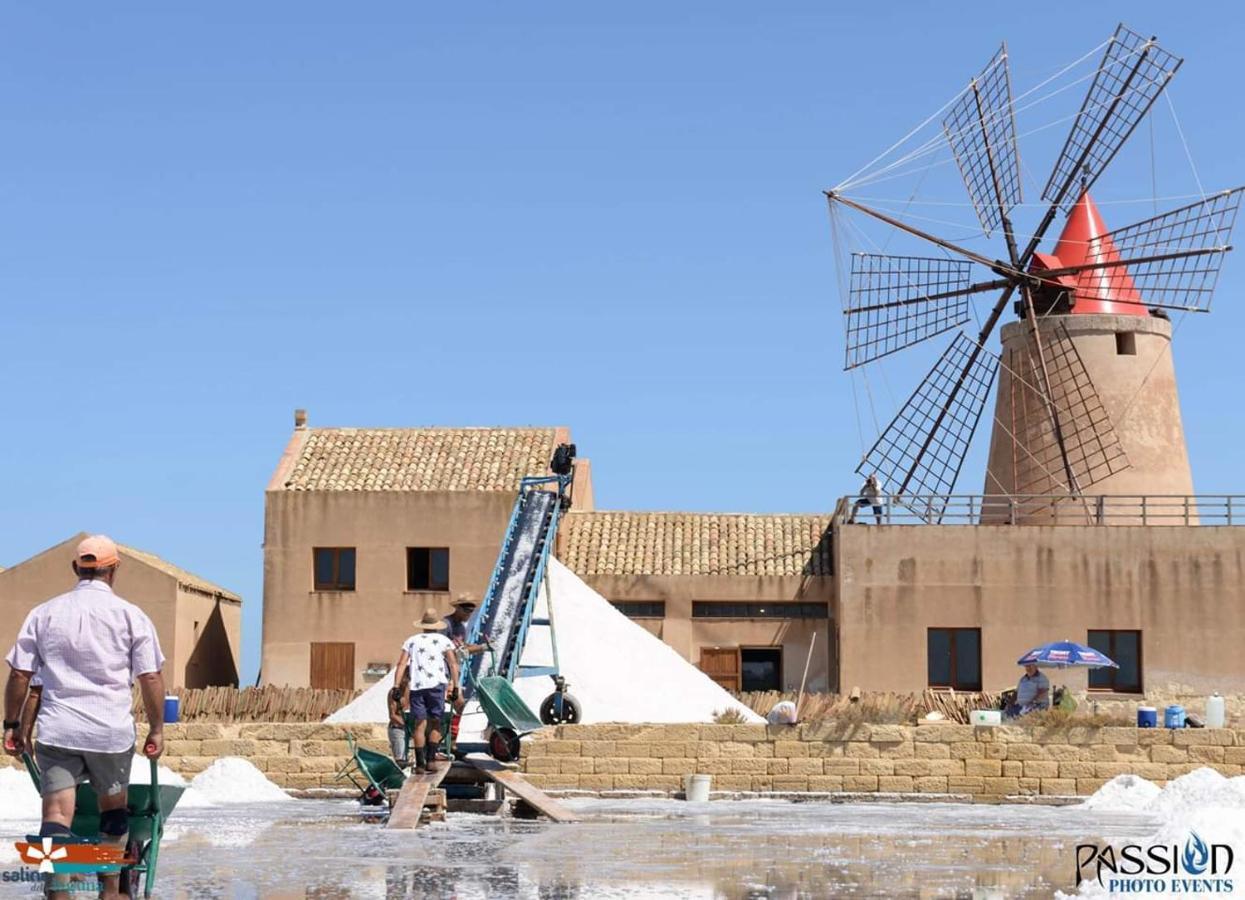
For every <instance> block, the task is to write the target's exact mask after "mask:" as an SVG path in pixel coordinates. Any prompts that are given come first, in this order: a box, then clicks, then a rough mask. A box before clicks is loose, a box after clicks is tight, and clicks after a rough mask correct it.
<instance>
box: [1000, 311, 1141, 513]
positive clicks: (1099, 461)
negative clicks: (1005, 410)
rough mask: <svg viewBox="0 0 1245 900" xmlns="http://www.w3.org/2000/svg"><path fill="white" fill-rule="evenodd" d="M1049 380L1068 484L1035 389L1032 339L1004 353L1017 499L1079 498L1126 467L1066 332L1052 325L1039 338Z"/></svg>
mask: <svg viewBox="0 0 1245 900" xmlns="http://www.w3.org/2000/svg"><path fill="white" fill-rule="evenodd" d="M1042 343H1043V349H1044V351H1045V353H1046V361H1047V366H1048V371H1049V372H1050V380H1049V390H1050V395H1049V401H1050V402H1051V403H1053V404H1054V405H1055V409H1056V412H1057V414H1058V417H1059V423H1060V428H1061V435H1062V438H1063V445H1064V446H1063V453H1066V454H1067V461H1068V467H1069V468H1071V470H1072V475H1073V477H1074V478H1075V480H1076V485H1075V488H1074V487H1073V486H1072V485H1069V484H1068V483H1067V477H1066V475H1065V471H1066V470H1065V468H1064V461H1063V453H1061V451H1060V447H1059V443H1058V441H1057V440H1056V437H1055V434H1054V429H1053V427H1052V420H1051V411H1050V409H1049V408H1048V407H1047V405H1046V404H1047V399H1048V398H1047V397H1046V396H1044V395H1043V393H1042V391H1041V390H1040V389H1039V388H1038V385H1040V384H1041V383H1042V382H1041V373H1040V372H1039V370H1038V360H1037V354H1036V348H1035V346H1034V343H1033V335H1032V334H1030V335H1029V338H1028V340H1027V341H1026V344H1027V346H1026V347H1025V348H1013V349H1010V350H1009V351H1008V352H1007V357H1006V362H1007V366H1008V369H1009V371H1010V374H1011V414H1012V421H1011V422H1010V423H1007V424H1008V425H1009V428H1010V430H1011V432H1012V472H1013V484H1014V490H1015V492H1016V493H1017V494H1065V493H1073V492H1083V491H1085V490H1086V489H1087V488H1089V487H1091V486H1092V485H1094V484H1097V483H1099V482H1101V481H1103V480H1104V479H1106V478H1108V477H1109V476H1111V475H1114V474H1116V473H1117V472H1122V471H1124V470H1125V469H1127V468H1128V467H1129V461H1128V457H1127V455H1126V454H1125V452H1124V447H1123V445H1121V443H1120V439H1119V436H1118V435H1117V433H1116V431H1115V426H1114V425H1112V423H1111V417H1110V416H1109V415H1108V414H1107V410H1106V407H1104V406H1103V403H1102V398H1101V397H1099V396H1098V391H1097V389H1096V388H1095V387H1094V384H1093V382H1092V381H1091V380H1090V377H1089V373H1088V372H1087V371H1086V369H1085V363H1084V361H1083V360H1082V359H1081V355H1080V353H1079V352H1078V351H1077V349H1076V345H1075V344H1074V343H1073V342H1072V338H1071V337H1070V336H1069V335H1068V330H1067V327H1066V326H1065V325H1064V324H1063V323H1062V322H1059V323H1056V325H1055V327H1054V328H1049V327H1047V328H1045V329H1044V330H1043V333H1042Z"/></svg>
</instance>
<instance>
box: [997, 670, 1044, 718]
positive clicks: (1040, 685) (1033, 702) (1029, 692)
mask: <svg viewBox="0 0 1245 900" xmlns="http://www.w3.org/2000/svg"><path fill="white" fill-rule="evenodd" d="M1039 709H1050V679H1049V678H1047V677H1046V676H1045V675H1043V674H1042V672H1041V670H1040V669H1038V667H1037V664H1036V663H1026V664H1025V673H1024V674H1023V675H1021V676H1020V681H1018V682H1016V702H1015V703H1013V704H1012V705H1011V706H1009V707H1008V708H1007V715H1008V717H1009V718H1015V717H1016V716H1023V715H1025V714H1026V713H1031V712H1033V711H1035V710H1039Z"/></svg>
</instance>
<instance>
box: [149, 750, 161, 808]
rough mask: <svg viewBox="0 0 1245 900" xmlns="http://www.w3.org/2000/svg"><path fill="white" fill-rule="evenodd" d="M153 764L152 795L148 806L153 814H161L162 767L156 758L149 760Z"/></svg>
mask: <svg viewBox="0 0 1245 900" xmlns="http://www.w3.org/2000/svg"><path fill="white" fill-rule="evenodd" d="M147 761H148V762H149V763H151V795H150V797H149V799H148V801H147V805H148V806H149V807H150V808H151V811H152V812H153V813H157V814H159V812H160V766H159V764H157V763H156V760H155V758H154V757H149V758H148V760H147Z"/></svg>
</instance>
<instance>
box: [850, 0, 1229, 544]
mask: <svg viewBox="0 0 1245 900" xmlns="http://www.w3.org/2000/svg"><path fill="white" fill-rule="evenodd" d="M1181 62H1182V60H1181V59H1179V58H1178V57H1176V56H1174V55H1173V54H1171V53H1169V52H1168V51H1167V50H1165V49H1164V48H1162V47H1160V46H1159V44H1158V41H1157V39H1156V38H1153V37H1151V38H1149V39H1146V38H1144V37H1142V36H1141V35H1139V34H1137V33H1136V32H1133V31H1131V30H1129V29H1128V28H1126V27H1125V26H1124V25H1120V26H1119V27H1118V28H1117V29H1116V31H1115V33H1114V34H1113V35H1112V37H1111V38H1110V40H1108V41H1107V42H1106V49H1105V52H1104V53H1103V56H1102V58H1101V62H1100V63H1099V66H1098V68H1097V71H1096V72H1095V73H1094V75H1093V78H1092V81H1091V83H1090V87H1089V91H1088V93H1087V95H1086V97H1085V100H1084V102H1083V103H1082V105H1081V107H1080V110H1079V112H1078V113H1077V114H1076V117H1075V120H1074V121H1073V124H1072V128H1071V131H1070V133H1069V134H1068V137H1067V139H1066V140H1065V142H1064V144H1063V147H1062V150H1061V151H1060V153H1059V156H1058V158H1057V160H1056V162H1055V165H1054V168H1053V170H1052V172H1051V174H1050V177H1049V178H1048V179H1047V182H1046V185H1045V188H1044V189H1043V191H1042V195H1041V196H1042V201H1043V202H1044V204H1048V206H1046V211H1045V214H1044V215H1043V217H1042V218H1041V220H1040V221H1039V223H1038V225H1037V226H1036V228H1035V229H1034V231H1033V233H1032V234H1031V235H1029V236H1028V241H1027V243H1025V244H1024V246H1023V247H1022V246H1021V245H1020V243H1018V233H1017V231H1016V229H1015V228H1014V226H1013V223H1012V212H1013V210H1014V209H1015V207H1016V206H1017V205H1018V204H1019V203H1020V202H1021V177H1020V156H1019V151H1018V147H1017V131H1016V124H1015V107H1014V102H1013V97H1012V87H1011V76H1010V72H1009V68H1008V55H1007V47H1006V44H1004V45H1003V46H1002V47H1001V49H1000V50H999V51H998V53H996V54H995V55H994V56H993V57H992V58H991V60H990V61H989V63H988V64H987V65H986V67H985V68H984V69H983V70H982V72H981V74H980V75H978V76H977V77H976V78H974V79H972V80H971V81H970V83H969V85H968V87H967V88H966V89H965V90H963V91H962V92H961V93H960V94H959V95H958V96H957V97H956V98H955V99H954V100H953V101H952V102H951V103H950V104H949V105H948V106H947V107H944V110H945V116H944V117H943V118H942V120H941V125H942V132H943V137H944V138H945V141H946V143H947V144H948V145H949V146H950V149H951V151H952V154H953V156H954V159H955V162H956V165H957V167H958V169H959V172H960V175H961V176H962V178H963V181H964V184H965V186H966V187H967V190H968V196H969V200H970V201H971V205H972V207H973V208H974V210H975V212H976V216H977V218H978V220H979V221H980V225H981V229H982V231H983V232H984V234H985V236H986V237H991V236H992V235H994V234H996V233H997V234H1001V236H1002V239H1003V244H1004V246H1005V251H1004V252H1005V255H1003V256H1001V257H1000V258H990V257H989V256H986V255H984V254H982V253H979V252H976V251H974V250H972V249H969V248H966V247H963V246H960V245H959V244H957V243H954V242H952V241H950V240H947V239H945V238H943V237H939V236H937V235H935V234H932V233H929V232H928V231H925V230H922V229H920V228H917V227H914V226H913V225H911V224H908V223H907V222H904V221H902V220H901V219H900V218H898V217H897V216H896V215H892V214H891V213H889V212H886V211H882V210H879V209H876V208H873V207H871V206H869V205H866V204H865V203H863V202H860V201H858V200H856V199H853V198H852V197H849V196H847V195H846V194H845V193H844V188H842V187H840V188H837V189H835V190H831V191H827V192H826V196H827V198H828V200H829V203H830V208H831V214H832V218H833V217H834V215H835V213H836V212H837V211H838V209H841V208H847V209H851V210H854V211H856V212H857V213H863V214H865V215H867V216H870V217H872V218H873V219H876V220H879V221H881V222H883V223H886V224H887V225H889V226H891V227H893V228H895V229H899V230H900V231H902V232H906V233H907V234H909V235H913V236H915V237H917V238H920V239H922V240H924V241H926V242H928V243H930V244H932V245H934V246H935V247H937V248H939V249H940V251H941V252H942V253H943V255H942V256H892V255H886V254H885V253H853V255H852V262H851V271H850V281H849V290H848V292H847V296H846V298H845V303H844V316H845V321H846V333H847V348H846V361H845V369H853V368H856V367H858V366H863V365H865V364H868V363H871V362H874V361H876V360H878V359H881V358H882V357H885V356H889V355H890V354H893V353H898V352H900V351H903V350H906V349H907V348H909V347H912V346H913V345H915V344H917V343H920V342H922V341H926V340H928V339H930V338H933V337H935V336H937V335H940V334H944V333H946V332H949V331H954V332H955V335H954V336H953V337H952V339H951V342H950V344H949V345H948V346H947V347H946V349H945V350H944V351H943V353H942V355H941V356H940V357H939V359H938V360H937V362H935V364H934V366H933V368H932V369H931V370H930V371H929V373H928V374H927V375H926V376H925V378H924V379H923V380H922V381H921V382H920V384H919V385H918V386H917V387H916V389H915V390H914V391H913V392H912V394H911V396H910V397H909V398H908V400H907V401H906V402H905V403H904V405H903V406H902V407H901V408H900V410H899V412H898V413H897V414H896V415H895V417H894V419H893V420H892V421H891V422H890V424H889V425H888V426H887V427H886V428H885V429H883V430H882V433H881V434H880V436H879V437H878V438H877V440H876V442H875V443H874V444H873V446H872V448H871V449H870V450H869V451H868V452H867V453H865V454H864V456H863V459H862V460H861V463H860V465H859V466H858V467H857V472H859V473H861V474H868V473H877V474H878V475H879V476H880V477H881V478H882V479H883V482H884V484H885V485H886V486H887V488H888V490H889V492H890V494H891V495H892V496H894V497H895V498H896V501H897V502H901V503H905V504H907V505H908V506H909V507H910V508H913V509H915V510H916V511H918V513H919V514H920V515H921V516H922V518H924V519H926V520H927V521H939V520H941V518H942V516H943V514H944V512H945V510H946V504H947V496H948V495H950V494H951V493H952V491H953V490H954V487H955V484H956V481H957V480H958V477H959V475H960V470H961V468H962V466H963V463H964V458H965V456H966V454H967V452H968V449H969V445H970V443H971V441H972V439H973V436H974V433H975V432H976V430H977V427H978V424H979V421H980V418H981V414H982V411H983V410H984V408H985V405H986V402H987V399H988V396H989V394H990V392H991V390H992V388H993V386H994V383H995V380H996V377H997V376H998V372H999V370H1000V367H1001V368H1002V370H1003V373H1004V374H1003V378H1002V379H1001V380H1000V383H999V390H998V392H997V396H996V414H995V419H994V427H993V439H992V446H991V451H990V462H989V469H988V473H987V484H986V491H985V493H986V494H987V495H1005V496H1007V497H1008V498H1012V499H1011V500H1009V505H1010V507H1011V508H1012V509H1013V510H1014V508H1015V504H1014V498H1016V497H1025V496H1033V495H1062V496H1064V497H1067V498H1070V499H1071V500H1072V501H1073V502H1072V503H1071V505H1072V506H1074V507H1075V506H1077V505H1080V506H1084V505H1085V504H1084V503H1083V501H1082V502H1080V503H1079V504H1078V503H1077V501H1076V499H1075V498H1077V497H1080V496H1082V495H1084V494H1085V492H1086V491H1087V490H1089V489H1090V488H1095V489H1096V490H1097V491H1098V492H1100V493H1147V492H1148V493H1183V494H1190V493H1192V480H1191V475H1189V474H1188V457H1187V451H1186V450H1185V447H1184V438H1183V431H1182V429H1181V425H1180V419H1179V404H1178V401H1177V400H1176V394H1175V379H1174V370H1172V368H1171V354H1170V338H1171V326H1170V320H1169V319H1168V318H1167V315H1166V313H1165V312H1164V311H1165V310H1168V309H1172V310H1188V311H1197V312H1207V311H1209V308H1210V298H1211V294H1212V293H1213V290H1214V287H1215V282H1216V281H1217V278H1218V274H1219V270H1220V267H1221V266H1222V263H1223V259H1224V255H1225V254H1226V253H1227V252H1228V251H1229V250H1231V246H1230V245H1229V244H1228V239H1229V236H1230V233H1231V229H1232V226H1233V223H1234V220H1235V217H1236V210H1237V206H1238V204H1239V201H1240V192H1241V188H1236V189H1233V190H1228V191H1223V192H1221V193H1217V194H1213V195H1208V196H1203V198H1202V199H1200V200H1198V201H1197V202H1194V203H1190V204H1187V205H1185V206H1182V207H1180V208H1178V209H1173V210H1171V211H1169V212H1166V213H1163V214H1161V215H1156V216H1153V217H1151V218H1148V219H1145V220H1144V221H1140V222H1136V223H1134V224H1132V225H1128V226H1126V227H1123V228H1119V229H1116V230H1114V231H1108V230H1107V229H1106V227H1105V225H1104V224H1103V222H1102V218H1101V215H1100V214H1099V212H1098V210H1097V208H1096V207H1095V205H1094V203H1093V200H1092V199H1091V197H1090V194H1089V191H1090V188H1091V187H1093V185H1094V183H1095V182H1096V181H1097V179H1098V178H1099V176H1100V175H1101V174H1102V173H1103V171H1104V170H1105V169H1106V168H1107V167H1108V165H1109V164H1110V163H1111V161H1112V160H1113V159H1114V158H1115V156H1116V154H1117V153H1118V152H1119V150H1120V148H1121V146H1123V144H1124V143H1125V141H1127V140H1128V138H1129V136H1130V135H1131V134H1132V133H1133V131H1134V130H1135V129H1136V127H1137V125H1138V123H1139V122H1140V121H1141V120H1142V119H1143V118H1144V117H1145V115H1146V114H1147V112H1149V110H1150V108H1151V106H1152V105H1153V104H1154V102H1155V100H1156V99H1157V98H1158V97H1159V95H1160V94H1161V93H1162V91H1163V89H1164V88H1165V87H1166V86H1167V83H1168V82H1169V81H1170V80H1171V78H1172V77H1173V76H1174V75H1175V73H1176V70H1177V69H1178V68H1179V67H1180V64H1181ZM1061 213H1063V214H1065V215H1066V222H1065V224H1064V228H1063V232H1062V235H1061V236H1060V239H1059V241H1058V242H1057V245H1056V246H1055V247H1054V248H1053V249H1052V251H1051V252H1049V253H1043V252H1039V248H1040V247H1041V246H1042V242H1043V240H1044V239H1045V237H1046V234H1047V232H1048V231H1049V230H1050V228H1051V226H1052V225H1053V224H1054V223H1055V221H1056V219H1057V217H1058V216H1059V215H1060V214H1061ZM974 269H978V271H980V269H985V270H988V271H989V273H990V274H991V275H993V276H994V277H990V278H984V279H978V280H974ZM989 293H997V298H996V299H995V302H994V304H993V306H992V307H991V308H990V311H989V314H988V315H987V316H986V317H985V320H984V322H982V324H981V326H980V330H979V331H978V332H977V334H976V336H975V337H974V336H971V335H970V334H969V333H968V332H966V331H964V330H963V329H962V326H964V325H966V324H967V323H968V322H969V319H970V306H969V301H970V298H972V297H973V296H974V295H977V294H989ZM1013 299H1014V309H1015V312H1016V313H1017V315H1018V317H1019V318H1018V321H1016V322H1012V323H1009V324H1007V325H1006V326H1004V328H1003V329H1002V344H1003V346H1002V350H1001V352H1000V353H995V352H993V351H992V350H991V349H990V348H989V347H988V346H987V341H988V340H989V338H990V337H991V335H992V334H993V332H994V330H995V328H996V327H997V326H998V325H999V323H1000V320H1001V318H1002V317H1003V315H1004V313H1005V311H1006V310H1007V308H1008V304H1009V301H1013ZM1108 347H1109V348H1111V350H1110V351H1109V350H1108V349H1107V348H1108ZM1116 355H1120V356H1121V357H1123V356H1131V357H1134V358H1133V359H1127V360H1115V359H1110V360H1108V359H1107V356H1112V357H1114V356H1116ZM1125 366H1129V367H1130V368H1123V367H1125ZM1147 367H1148V368H1147ZM1156 371H1157V372H1158V373H1159V376H1160V377H1157V378H1156V377H1155V373H1156ZM1141 394H1144V396H1141V399H1140V402H1138V395H1141ZM1138 410H1140V411H1138ZM1155 418H1158V419H1162V421H1161V422H1156V421H1152V419H1155ZM1125 420H1127V422H1128V423H1130V424H1127V425H1126V427H1125V428H1124V429H1123V433H1121V428H1120V426H1121V422H1122V421H1125ZM1156 434H1157V435H1158V437H1157V438H1156V437H1155V435H1156ZM1182 466H1183V469H1182V468H1181V467H1182ZM1123 473H1131V475H1132V480H1131V481H1130V480H1129V477H1128V476H1127V475H1125V474H1123ZM1156 486H1157V488H1158V489H1156ZM1176 488H1185V489H1184V490H1176Z"/></svg>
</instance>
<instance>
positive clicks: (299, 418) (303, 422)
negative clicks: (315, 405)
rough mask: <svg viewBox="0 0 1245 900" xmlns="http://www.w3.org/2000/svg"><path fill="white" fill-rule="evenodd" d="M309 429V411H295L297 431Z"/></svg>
mask: <svg viewBox="0 0 1245 900" xmlns="http://www.w3.org/2000/svg"><path fill="white" fill-rule="evenodd" d="M306 427H307V410H305V409H296V410H294V428H295V430H296V431H302V430H303V429H305V428H306Z"/></svg>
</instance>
